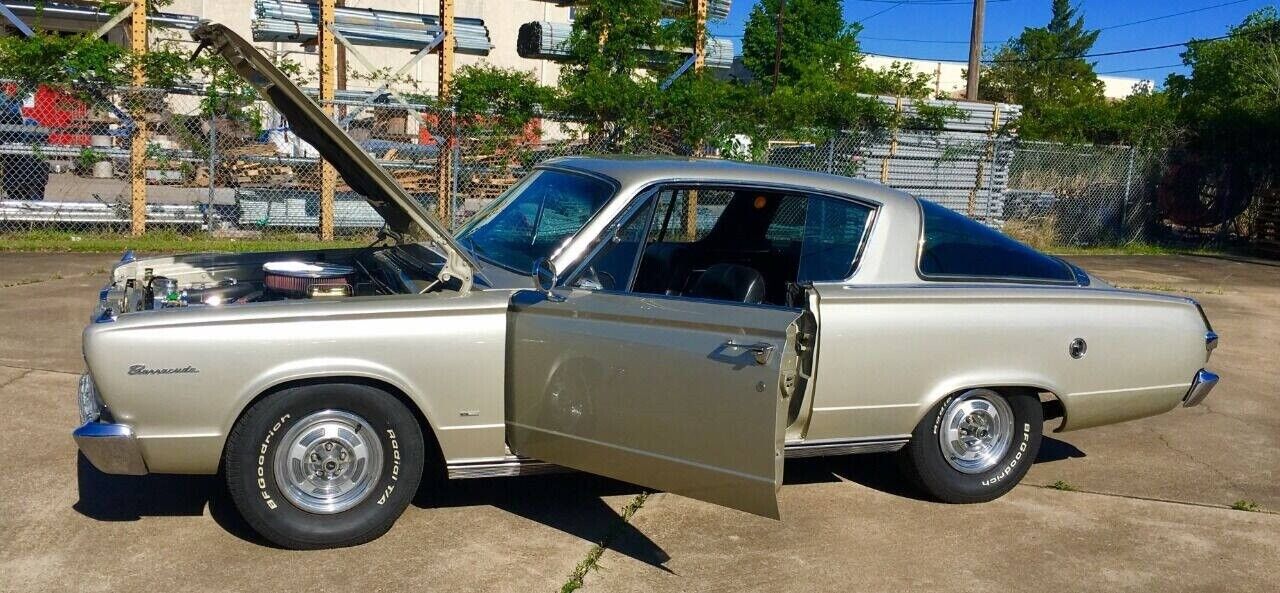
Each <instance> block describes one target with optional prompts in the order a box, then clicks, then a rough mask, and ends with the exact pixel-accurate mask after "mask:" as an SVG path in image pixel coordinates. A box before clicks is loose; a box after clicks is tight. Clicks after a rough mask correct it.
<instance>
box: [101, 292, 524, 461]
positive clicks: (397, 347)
mask: <svg viewBox="0 0 1280 593" xmlns="http://www.w3.org/2000/svg"><path fill="white" fill-rule="evenodd" d="M509 296H510V294H509V293H508V292H506V291H489V292H479V291H475V292H471V293H469V294H465V295H451V294H439V295H406V296H392V297H368V298H359V299H345V300H336V301H305V300H300V301H281V302H273V303H256V304H248V305H238V306H234V307H221V308H215V307H201V308H196V307H191V308H183V309H163V310H159V311H149V312H144V313H137V314H130V315H122V316H120V318H119V319H118V320H117V321H115V322H110V323H101V324H92V325H90V326H89V327H88V328H87V329H86V330H85V334H84V350H85V360H86V362H87V363H88V366H89V369H90V372H91V373H92V374H93V377H94V380H95V382H96V383H97V386H98V389H99V392H100V393H101V395H102V398H103V400H104V401H105V403H106V404H107V407H108V409H109V410H110V411H111V413H112V414H113V416H114V417H115V419H116V421H117V422H123V423H126V424H129V425H131V426H132V427H133V428H134V431H135V432H136V434H137V435H138V438H139V441H140V442H141V444H142V448H143V452H144V456H145V458H146V460H147V464H148V467H149V468H150V469H151V471H153V472H171V473H212V472H214V471H216V469H217V464H218V460H219V458H220V456H221V453H222V447H223V443H224V441H225V439H226V435H227V434H228V433H229V432H230V430H231V427H232V425H233V424H234V423H235V421H236V419H237V418H238V417H239V415H240V413H241V412H242V410H243V409H244V408H245V407H246V406H247V405H248V404H249V403H250V402H252V401H253V399H254V398H255V397H257V396H258V395H260V394H262V393H263V392H265V391H267V390H269V389H271V388H273V387H276V386H279V385H281V384H284V383H287V382H290V381H296V380H301V379H317V378H326V377H358V378H366V379H373V380H377V381H382V382H385V383H387V384H390V385H391V386H393V387H395V388H396V389H398V390H400V391H402V392H403V393H404V394H406V395H407V396H408V397H409V398H410V399H412V400H413V402H414V403H416V404H417V406H418V408H419V409H420V410H421V411H422V412H423V414H424V415H425V416H426V418H427V420H428V422H429V423H430V424H431V426H432V427H433V428H434V429H435V432H436V435H437V437H438V439H439V441H440V445H441V448H442V449H443V452H444V453H445V455H446V458H469V457H500V456H502V455H503V454H504V440H503V433H504V425H503V408H502V406H503V375H504V366H505V339H506V309H507V301H508V298H509ZM139 364H141V365H146V366H147V367H148V368H152V369H162V368H183V367H186V366H192V367H195V368H196V369H198V370H199V372H198V373H183V374H165V375H131V374H129V372H128V371H129V367H130V366H132V365H139ZM463 411H466V412H467V414H466V415H463V414H462V412H463Z"/></svg>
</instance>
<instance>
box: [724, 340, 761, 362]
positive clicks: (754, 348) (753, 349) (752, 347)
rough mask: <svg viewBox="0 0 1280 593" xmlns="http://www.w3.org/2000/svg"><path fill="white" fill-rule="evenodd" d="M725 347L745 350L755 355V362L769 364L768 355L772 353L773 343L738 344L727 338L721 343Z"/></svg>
mask: <svg viewBox="0 0 1280 593" xmlns="http://www.w3.org/2000/svg"><path fill="white" fill-rule="evenodd" d="M722 346H724V347H725V348H734V349H737V350H746V351H747V352H750V353H752V354H754V355H755V357H756V364H769V357H770V356H772V355H773V344H770V343H768V342H756V343H754V344H739V343H738V342H735V341H733V340H729V341H728V342H725V343H724V344H722Z"/></svg>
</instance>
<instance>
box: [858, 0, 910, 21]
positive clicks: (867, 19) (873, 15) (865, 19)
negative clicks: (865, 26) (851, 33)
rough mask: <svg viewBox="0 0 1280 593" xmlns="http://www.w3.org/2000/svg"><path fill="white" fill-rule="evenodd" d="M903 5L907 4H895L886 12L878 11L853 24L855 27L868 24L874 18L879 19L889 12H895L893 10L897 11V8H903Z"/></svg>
mask: <svg viewBox="0 0 1280 593" xmlns="http://www.w3.org/2000/svg"><path fill="white" fill-rule="evenodd" d="M903 4H906V2H898V3H897V4H894V5H893V6H890V7H889V8H886V9H884V10H877V11H876V12H875V13H874V14H872V15H871V16H868V17H863V18H860V19H858V20H856V21H853V23H854V24H855V25H861V24H862V23H865V22H867V21H869V20H871V19H873V18H876V17H878V16H880V15H882V14H884V13H886V12H889V11H890V10H893V9H895V8H897V7H899V6H902V5H903Z"/></svg>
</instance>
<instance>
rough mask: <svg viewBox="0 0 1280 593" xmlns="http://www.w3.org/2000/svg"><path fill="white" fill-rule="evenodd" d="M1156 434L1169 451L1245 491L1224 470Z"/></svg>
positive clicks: (1233, 486)
mask: <svg viewBox="0 0 1280 593" xmlns="http://www.w3.org/2000/svg"><path fill="white" fill-rule="evenodd" d="M1155 434H1156V438H1158V439H1160V442H1161V443H1162V444H1164V446H1165V448H1167V449H1169V450H1170V451H1173V452H1174V453H1178V454H1179V455H1182V456H1183V457H1186V458H1187V459H1190V460H1191V462H1192V463H1195V464H1198V465H1201V466H1204V468H1205V469H1207V470H1209V471H1210V472H1212V473H1213V474H1214V475H1216V476H1218V477H1219V478H1221V479H1222V481H1223V482H1226V483H1227V484H1229V485H1231V487H1232V488H1235V489H1236V490H1244V489H1243V488H1241V487H1240V485H1239V484H1237V483H1236V481H1235V480H1232V479H1231V477H1230V476H1228V475H1227V474H1225V473H1223V472H1222V470H1220V469H1218V468H1217V466H1215V465H1213V464H1211V463H1208V462H1206V461H1201V460H1200V459H1197V458H1196V456H1195V455H1193V454H1192V453H1191V452H1190V451H1184V450H1182V449H1179V448H1177V447H1174V446H1173V443H1170V442H1169V439H1168V438H1166V437H1165V436H1164V435H1163V434H1161V433H1159V432H1157V433H1155Z"/></svg>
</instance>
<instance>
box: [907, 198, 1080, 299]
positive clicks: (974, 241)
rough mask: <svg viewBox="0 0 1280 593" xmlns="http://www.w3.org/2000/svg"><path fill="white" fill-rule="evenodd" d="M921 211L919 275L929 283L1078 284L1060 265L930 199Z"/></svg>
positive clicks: (1063, 265)
mask: <svg viewBox="0 0 1280 593" xmlns="http://www.w3.org/2000/svg"><path fill="white" fill-rule="evenodd" d="M920 209H921V211H922V212H923V214H924V232H923V240H922V242H921V246H920V275H921V276H922V277H924V278H925V279H926V280H956V279H960V280H967V279H996V280H1013V281H1018V280H1021V281H1037V282H1075V275H1074V274H1073V273H1072V272H1071V268H1069V267H1068V266H1067V264H1066V263H1065V262H1063V261H1062V260H1059V259H1056V258H1052V257H1049V256H1047V255H1045V254H1043V253H1040V252H1039V251H1036V250H1034V249H1032V248H1030V247H1027V246H1026V245H1023V244H1022V243H1019V242H1017V241H1014V240H1013V239H1010V238H1009V237H1007V236H1005V235H1004V234H1002V233H1000V232H999V231H997V230H995V229H992V228H989V227H987V226H985V225H983V224H981V223H979V222H977V221H974V220H971V219H969V218H966V217H965V216H963V215H961V214H959V213H957V212H954V211H952V210H949V209H947V208H944V207H942V206H939V205H937V204H934V203H933V202H930V201H928V200H920Z"/></svg>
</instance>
